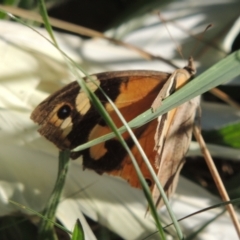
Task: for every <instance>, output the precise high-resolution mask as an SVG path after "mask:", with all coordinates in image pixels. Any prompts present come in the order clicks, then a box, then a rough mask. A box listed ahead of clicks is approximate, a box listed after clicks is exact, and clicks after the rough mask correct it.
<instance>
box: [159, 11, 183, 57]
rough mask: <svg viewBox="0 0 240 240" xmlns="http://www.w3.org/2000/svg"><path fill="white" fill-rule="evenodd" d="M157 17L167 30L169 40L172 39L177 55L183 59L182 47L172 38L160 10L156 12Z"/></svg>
mask: <svg viewBox="0 0 240 240" xmlns="http://www.w3.org/2000/svg"><path fill="white" fill-rule="evenodd" d="M158 17H159V19H160V20H161V21H162V22H163V23H164V25H165V28H166V30H167V32H168V35H169V36H170V38H171V40H172V41H173V43H174V44H175V47H176V50H177V52H178V53H179V55H180V56H181V57H182V59H184V56H183V53H182V48H181V47H180V45H179V44H178V43H177V42H176V40H175V39H174V38H173V36H172V34H171V32H170V31H169V29H168V26H167V24H166V20H165V19H164V18H163V17H162V16H161V14H160V12H158Z"/></svg>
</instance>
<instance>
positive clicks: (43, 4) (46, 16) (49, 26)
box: [38, 0, 58, 46]
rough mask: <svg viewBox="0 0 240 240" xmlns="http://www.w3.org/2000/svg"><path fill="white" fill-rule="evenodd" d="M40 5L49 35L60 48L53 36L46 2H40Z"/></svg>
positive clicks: (40, 0)
mask: <svg viewBox="0 0 240 240" xmlns="http://www.w3.org/2000/svg"><path fill="white" fill-rule="evenodd" d="M38 4H39V10H40V14H41V16H42V19H43V22H44V25H45V28H46V30H47V31H48V34H49V36H50V37H51V39H52V41H53V42H54V44H55V45H56V46H58V44H57V41H56V39H55V37H54V34H53V30H52V26H51V24H50V21H49V18H48V14H47V10H46V6H45V2H44V0H38Z"/></svg>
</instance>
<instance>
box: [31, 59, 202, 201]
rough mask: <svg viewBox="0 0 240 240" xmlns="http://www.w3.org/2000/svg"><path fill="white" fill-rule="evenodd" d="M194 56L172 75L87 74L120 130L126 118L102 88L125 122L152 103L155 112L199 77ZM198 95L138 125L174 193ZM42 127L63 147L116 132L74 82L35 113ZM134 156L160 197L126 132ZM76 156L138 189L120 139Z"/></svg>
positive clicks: (145, 146)
mask: <svg viewBox="0 0 240 240" xmlns="http://www.w3.org/2000/svg"><path fill="white" fill-rule="evenodd" d="M194 73H195V68H194V66H193V60H192V59H190V60H189V63H188V65H187V66H186V67H185V68H183V69H177V70H175V71H174V72H173V73H172V74H170V73H165V72H159V71H144V70H131V71H115V72H105V73H98V74H95V75H92V76H91V77H90V78H88V77H86V78H84V80H85V82H86V84H87V86H88V88H89V89H90V90H91V91H93V92H94V93H95V95H96V96H97V97H98V98H99V100H100V101H101V103H102V104H103V106H104V108H105V109H106V111H107V112H108V113H109V115H110V116H111V118H112V120H113V121H114V123H115V125H116V126H117V127H118V128H119V127H121V126H122V122H121V120H120V119H119V116H118V115H117V114H116V112H115V111H114V109H113V107H112V106H111V104H110V103H109V102H108V101H107V100H106V98H105V96H104V95H103V93H102V92H101V91H100V89H99V87H101V89H102V90H103V91H104V92H105V94H107V95H108V97H109V98H110V99H111V100H112V101H113V102H114V104H115V105H116V107H117V108H118V109H119V111H120V112H121V114H122V115H123V116H124V118H125V119H126V121H131V120H132V119H134V118H135V117H137V116H138V115H139V114H141V113H143V112H144V111H146V110H148V109H149V108H150V107H151V106H152V109H153V111H155V110H156V109H157V108H158V107H159V106H160V105H161V101H162V100H163V99H165V98H166V97H168V96H169V95H170V94H172V93H173V92H174V91H176V90H177V89H178V88H180V87H181V86H183V85H184V84H185V83H186V82H188V81H189V80H190V79H191V78H192V77H193V75H194ZM197 106H198V99H194V100H190V101H188V102H186V103H184V104H182V105H181V106H179V107H177V108H175V109H173V110H171V111H170V112H168V113H166V114H164V115H162V116H159V117H158V119H155V120H153V121H151V122H149V123H147V124H145V125H143V126H141V127H139V128H137V129H133V132H134V134H135V136H136V137H137V138H138V141H139V143H140V144H141V146H142V148H143V149H144V151H145V153H146V155H147V157H148V159H149V161H150V162H151V164H152V166H153V168H154V170H155V172H156V173H157V174H158V177H159V179H160V182H161V183H162V185H163V186H164V189H165V191H166V192H167V193H168V195H170V194H171V193H172V192H173V191H174V189H175V187H176V182H177V179H178V175H179V172H180V169H181V167H182V165H183V163H184V156H185V154H186V152H187V150H188V147H189V144H190V140H191V134H192V125H193V122H194V117H195V112H196V108H197ZM31 119H32V120H33V121H34V122H36V123H38V124H39V125H40V128H39V130H38V131H39V132H40V134H41V135H43V136H44V137H45V138H47V139H48V140H49V141H51V142H53V143H54V144H55V145H56V146H57V147H58V148H59V149H60V150H67V149H68V150H72V149H74V148H76V147H77V146H79V145H81V144H83V143H86V142H88V141H91V140H93V139H96V138H98V137H100V136H103V135H106V134H107V133H110V132H111V129H110V127H109V126H108V125H107V124H106V122H105V121H104V120H103V118H102V117H101V115H100V114H99V112H98V111H97V110H96V109H95V107H94V106H93V105H92V103H91V102H90V100H89V98H88V97H87V95H86V93H85V92H84V91H83V90H82V89H81V87H80V86H79V84H78V83H77V82H76V81H74V82H71V83H70V84H68V85H66V86H65V87H63V88H62V89H60V90H58V91H56V92H55V93H53V94H52V95H50V96H49V97H48V98H46V99H45V100H44V101H43V102H42V103H40V104H39V105H38V106H37V107H36V108H35V110H34V111H33V112H32V114H31ZM122 136H123V138H124V140H125V141H126V143H127V144H128V146H129V148H130V149H131V151H132V153H133V154H134V156H135V158H136V160H137V162H138V164H139V166H140V168H141V171H142V174H143V175H144V177H145V179H146V181H147V183H148V185H149V187H150V189H151V190H152V193H153V197H154V199H155V201H156V202H157V201H160V200H159V199H160V198H159V192H158V190H157V188H156V187H155V185H154V182H153V179H152V176H151V174H150V173H149V171H148V169H147V167H146V165H145V163H144V161H143V159H142V156H141V154H140V153H139V151H138V149H137V148H136V146H135V144H134V142H133V140H132V138H131V137H130V136H129V134H128V133H127V132H125V133H123V134H122ZM70 156H71V158H72V159H76V158H78V157H80V156H82V159H83V167H84V168H88V169H92V170H94V171H96V172H97V173H99V174H102V173H108V174H111V175H115V176H120V177H122V178H124V179H125V180H127V181H128V182H129V184H130V185H131V186H133V187H137V188H140V187H141V186H140V183H139V180H138V177H137V174H136V172H135V169H134V167H133V164H132V161H131V159H130V157H129V156H128V154H127V152H126V150H125V149H124V147H123V146H122V145H121V143H120V142H119V141H118V139H117V138H112V139H110V140H107V141H105V142H102V143H99V144H97V145H95V146H92V147H90V148H88V149H85V150H82V151H79V152H71V155H70Z"/></svg>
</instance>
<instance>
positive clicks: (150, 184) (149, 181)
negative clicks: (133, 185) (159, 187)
mask: <svg viewBox="0 0 240 240" xmlns="http://www.w3.org/2000/svg"><path fill="white" fill-rule="evenodd" d="M145 181H146V182H147V185H148V186H149V187H151V186H152V181H151V180H150V179H149V178H145Z"/></svg>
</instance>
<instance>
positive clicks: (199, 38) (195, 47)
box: [190, 24, 213, 56]
mask: <svg viewBox="0 0 240 240" xmlns="http://www.w3.org/2000/svg"><path fill="white" fill-rule="evenodd" d="M212 26H213V24H209V25H207V27H206V28H205V29H204V31H203V32H202V33H201V34H200V35H199V37H197V40H198V41H196V43H195V45H194V46H193V49H192V51H191V54H190V56H193V53H194V52H195V50H196V49H197V48H198V46H199V44H200V42H201V41H202V39H203V37H204V34H205V33H206V31H207V30H208V29H209V28H211V27H212Z"/></svg>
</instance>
